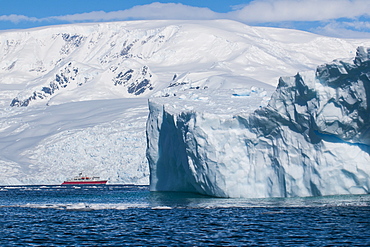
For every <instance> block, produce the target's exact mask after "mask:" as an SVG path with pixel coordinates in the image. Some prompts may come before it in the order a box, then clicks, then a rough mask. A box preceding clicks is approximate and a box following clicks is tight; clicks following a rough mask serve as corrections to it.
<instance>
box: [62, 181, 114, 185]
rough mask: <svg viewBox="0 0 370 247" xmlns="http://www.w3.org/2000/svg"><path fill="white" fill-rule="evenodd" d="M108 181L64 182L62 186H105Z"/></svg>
mask: <svg viewBox="0 0 370 247" xmlns="http://www.w3.org/2000/svg"><path fill="white" fill-rule="evenodd" d="M107 181H108V180H100V181H64V182H63V183H62V185H91V184H106V183H107Z"/></svg>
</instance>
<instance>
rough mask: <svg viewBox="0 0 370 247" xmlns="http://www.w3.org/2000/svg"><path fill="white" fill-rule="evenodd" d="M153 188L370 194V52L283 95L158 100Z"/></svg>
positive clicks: (180, 95)
mask: <svg viewBox="0 0 370 247" xmlns="http://www.w3.org/2000/svg"><path fill="white" fill-rule="evenodd" d="M149 108H150V114H149V118H148V121H147V158H148V161H149V165H150V189H151V190H152V191H189V192H197V193H201V194H206V195H210V196H217V197H245V198H264V197H295V196H323V195H339V194H367V193H370V49H366V48H364V47H359V48H358V49H357V54H356V58H355V59H354V61H347V62H345V61H339V60H335V61H333V62H332V63H330V64H325V65H322V66H319V67H318V68H317V70H316V72H314V71H309V72H304V73H298V74H297V75H296V76H293V77H284V78H280V80H279V85H278V87H277V89H276V90H275V91H274V92H273V91H272V90H271V89H270V88H264V89H263V88H258V87H255V86H252V87H251V88H244V89H229V90H226V89H225V90H211V89H207V88H187V89H183V90H177V91H176V92H175V91H174V92H173V93H171V91H168V92H163V93H162V95H157V97H153V98H151V99H150V100H149Z"/></svg>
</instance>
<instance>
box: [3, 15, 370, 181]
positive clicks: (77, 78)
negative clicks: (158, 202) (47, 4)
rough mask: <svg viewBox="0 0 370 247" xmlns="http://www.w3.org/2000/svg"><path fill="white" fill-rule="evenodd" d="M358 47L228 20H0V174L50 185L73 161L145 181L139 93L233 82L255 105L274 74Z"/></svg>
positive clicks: (217, 88)
mask: <svg viewBox="0 0 370 247" xmlns="http://www.w3.org/2000/svg"><path fill="white" fill-rule="evenodd" d="M358 46H370V40H368V39H338V38H330V37H324V36H320V35H315V34H312V33H307V32H302V31H298V30H289V29H283V28H269V27H251V26H248V25H245V24H242V23H239V22H236V21H230V20H211V21H189V20H178V21H174V20H156V21H123V22H107V23H83V24H71V25H58V26H46V27H39V28H33V29H25V30H8V31H0V185H16V184H20V185H23V184H60V183H61V182H63V181H64V180H65V179H66V178H68V177H73V176H75V175H76V174H77V173H79V172H84V173H86V174H88V175H96V176H100V177H102V178H106V179H108V180H109V183H129V184H149V166H148V161H147V159H146V157H145V152H146V136H145V125H146V121H147V117H148V114H149V109H148V104H147V100H148V99H149V98H150V97H152V96H153V97H157V96H158V95H163V96H165V95H166V94H169V95H170V94H171V93H172V94H174V93H176V92H177V91H179V92H177V94H178V95H179V96H180V95H181V93H182V92H184V90H186V89H189V90H190V91H193V90H196V89H197V88H199V89H204V88H207V89H208V90H214V94H215V95H216V94H222V92H224V91H223V90H233V89H234V88H240V89H238V90H235V91H232V94H235V95H233V96H232V98H233V100H234V102H235V104H236V103H237V102H239V103H241V104H243V103H242V102H243V100H244V101H245V100H247V95H256V94H257V95H260V96H259V97H261V100H262V101H263V104H262V106H265V105H266V102H267V101H268V99H269V97H270V96H271V94H272V92H273V91H274V89H275V87H276V84H277V81H278V78H279V77H280V76H287V75H293V74H296V73H297V71H302V70H313V69H315V67H316V66H317V65H318V64H322V63H326V62H330V61H331V60H332V59H334V58H343V57H353V56H354V51H355V49H356V48H357V47H358ZM262 88H263V89H264V90H262ZM197 91H201V90H197ZM225 92H226V91H225ZM257 92H258V93H257ZM207 97H208V96H207V95H205V96H201V95H200V96H199V97H198V98H197V99H196V100H198V101H199V102H200V101H205V99H206V98H207ZM195 98H196V95H193V99H195ZM220 99H221V100H222V97H221V98H220ZM195 102H196V101H195ZM252 103H253V101H251V102H250V104H252ZM248 104H249V103H248ZM216 105H217V104H216V103H215V104H214V106H216ZM251 106H252V105H251ZM189 107H195V108H194V109H197V106H196V105H195V106H192V105H190V104H189ZM208 107H209V109H211V107H212V105H208ZM227 108H233V107H231V106H228V107H227ZM213 109H214V110H216V107H213ZM251 109H253V110H254V108H253V107H251ZM217 111H218V110H217ZM229 111H230V110H229ZM244 111H246V109H244Z"/></svg>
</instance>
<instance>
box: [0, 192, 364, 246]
mask: <svg viewBox="0 0 370 247" xmlns="http://www.w3.org/2000/svg"><path fill="white" fill-rule="evenodd" d="M0 217H1V218H0V246H3V247H4V246H125V245H135V246H370V195H361V196H331V197H309V198H273V199H221V198H211V197H206V196H201V195H197V194H191V193H170V192H166V193H164V192H150V191H149V188H148V187H147V186H124V185H103V186H14V187H11V186H2V187H0Z"/></svg>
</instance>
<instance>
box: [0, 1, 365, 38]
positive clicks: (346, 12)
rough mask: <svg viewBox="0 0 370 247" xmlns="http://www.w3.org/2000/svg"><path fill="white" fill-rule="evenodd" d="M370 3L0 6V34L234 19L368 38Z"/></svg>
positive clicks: (6, 3)
mask: <svg viewBox="0 0 370 247" xmlns="http://www.w3.org/2000/svg"><path fill="white" fill-rule="evenodd" d="M369 13H370V0H244V1H243V0H227V1H221V0H202V1H201V0H178V1H146V0H131V1H128V0H0V30H7V29H21V28H31V27H39V26H46V25H55V24H68V23H79V22H99V21H121V20H122V21H124V20H152V19H182V20H208V19H232V20H236V21H239V22H243V23H245V24H248V25H253V26H272V27H284V28H294V29H299V30H304V31H309V32H313V33H318V34H323V35H327V36H334V37H344V38H370V15H369Z"/></svg>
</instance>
